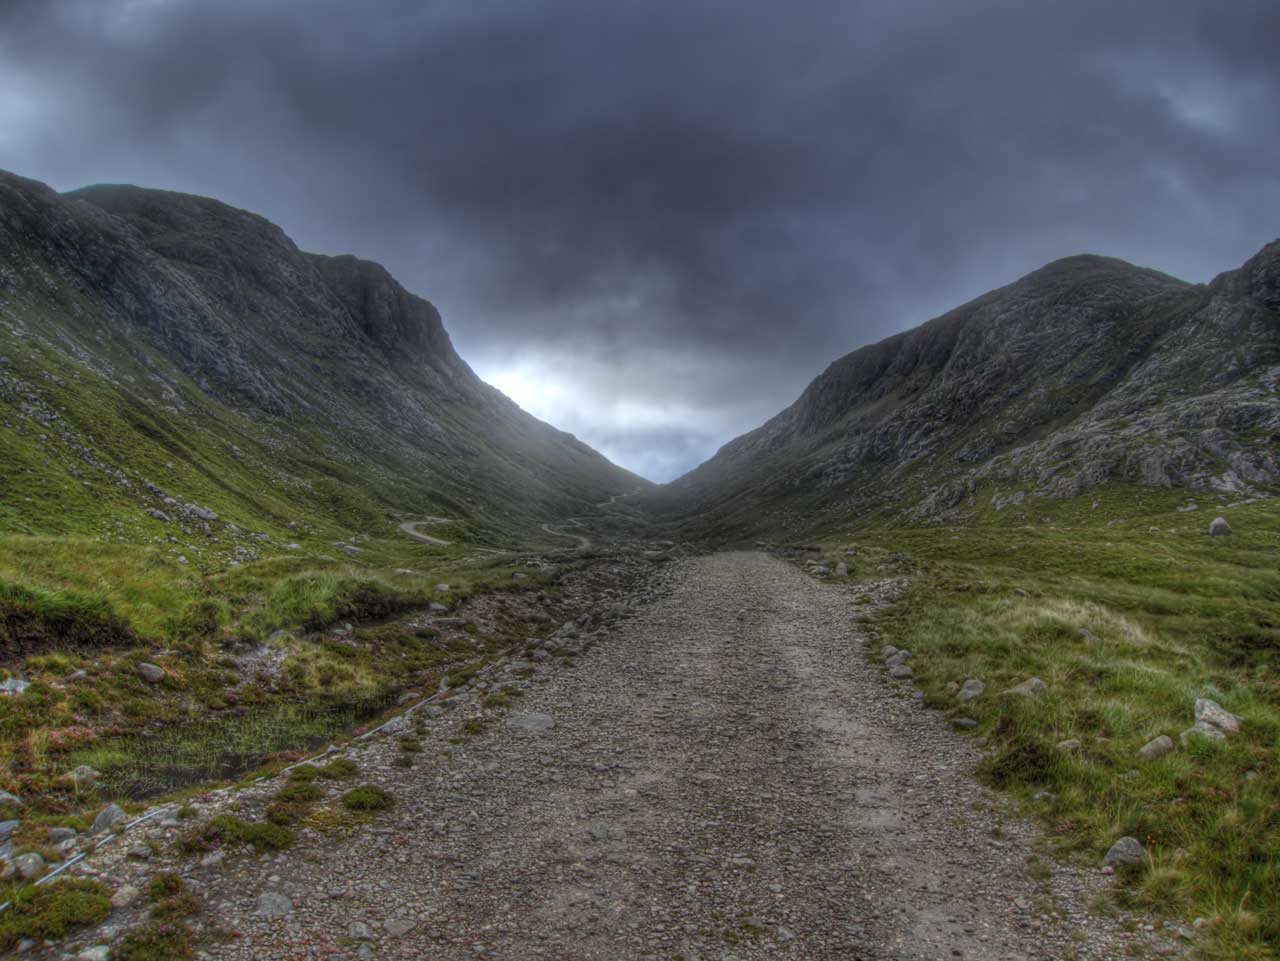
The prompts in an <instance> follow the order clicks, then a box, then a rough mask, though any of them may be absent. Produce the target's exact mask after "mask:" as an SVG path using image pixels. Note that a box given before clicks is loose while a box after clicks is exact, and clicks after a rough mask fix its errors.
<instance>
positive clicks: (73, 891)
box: [0, 878, 111, 949]
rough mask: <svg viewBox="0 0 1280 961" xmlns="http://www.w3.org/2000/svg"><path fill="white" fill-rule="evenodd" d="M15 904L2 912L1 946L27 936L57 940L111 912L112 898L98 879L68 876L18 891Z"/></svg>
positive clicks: (10, 945)
mask: <svg viewBox="0 0 1280 961" xmlns="http://www.w3.org/2000/svg"><path fill="white" fill-rule="evenodd" d="M11 900H12V902H13V904H12V906H11V907H10V908H9V910H8V911H6V912H5V913H4V914H3V915H0V948H6V949H7V948H11V947H13V946H14V945H15V944H17V943H18V941H20V940H22V939H23V938H31V939H32V940H34V941H44V940H54V939H57V938H62V937H65V936H66V935H67V934H68V933H70V932H71V931H73V930H75V929H76V928H79V927H84V926H85V925H90V924H98V923H99V922H101V921H105V920H106V919H107V916H108V915H110V914H111V897H110V895H109V894H108V893H107V889H106V888H105V887H103V885H101V884H99V883H98V882H97V881H90V880H86V879H79V878H68V879H65V880H61V881H54V882H53V883H52V884H48V885H44V886H42V887H34V886H32V887H26V888H20V889H17V890H15V891H14V893H13V895H12V898H11Z"/></svg>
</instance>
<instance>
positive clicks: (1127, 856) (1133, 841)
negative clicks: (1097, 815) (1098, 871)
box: [1102, 837, 1147, 866]
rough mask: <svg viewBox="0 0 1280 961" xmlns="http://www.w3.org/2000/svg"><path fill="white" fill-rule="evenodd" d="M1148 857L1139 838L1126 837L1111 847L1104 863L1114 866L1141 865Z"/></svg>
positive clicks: (1103, 860)
mask: <svg viewBox="0 0 1280 961" xmlns="http://www.w3.org/2000/svg"><path fill="white" fill-rule="evenodd" d="M1146 856H1147V851H1146V849H1145V848H1144V847H1143V846H1142V842H1141V841H1139V840H1138V839H1137V838H1129V837H1124V838H1121V839H1120V840H1118V841H1116V843H1115V844H1113V845H1111V848H1110V849H1109V850H1108V851H1107V854H1106V857H1104V858H1103V859H1102V863H1103V864H1109V865H1112V866H1115V865H1117V864H1141V863H1142V862H1143V860H1144V859H1145V858H1146Z"/></svg>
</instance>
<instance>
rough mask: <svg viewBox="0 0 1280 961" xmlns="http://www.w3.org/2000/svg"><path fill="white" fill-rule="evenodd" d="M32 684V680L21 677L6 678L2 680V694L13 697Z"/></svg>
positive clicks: (0, 682) (0, 686)
mask: <svg viewBox="0 0 1280 961" xmlns="http://www.w3.org/2000/svg"><path fill="white" fill-rule="evenodd" d="M30 686H31V682H30V681H24V680H23V679H22V678H20V677H10V678H7V679H6V680H3V681H0V694H3V695H6V696H8V697H12V696H14V695H16V694H21V693H22V692H23V691H25V690H26V689H27V688H29V687H30Z"/></svg>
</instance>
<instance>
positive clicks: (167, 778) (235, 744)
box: [71, 692, 396, 801]
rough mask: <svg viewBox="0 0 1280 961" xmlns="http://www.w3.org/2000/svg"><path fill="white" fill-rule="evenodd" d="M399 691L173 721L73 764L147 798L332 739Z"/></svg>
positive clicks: (109, 787) (135, 797)
mask: <svg viewBox="0 0 1280 961" xmlns="http://www.w3.org/2000/svg"><path fill="white" fill-rule="evenodd" d="M395 699H396V694H395V692H381V693H378V694H372V695H369V696H367V697H359V698H351V699H343V700H332V699H321V700H312V701H306V702H301V703H284V704H270V705H264V706H262V707H256V708H251V709H250V710H248V711H244V712H242V713H239V714H229V715H226V716H224V717H213V718H210V719H207V720H201V721H189V722H185V723H179V724H173V725H170V726H168V727H165V728H163V729H161V730H158V731H149V732H146V733H143V734H132V735H127V736H125V737H120V738H114V739H112V740H110V741H106V742H104V743H103V744H101V745H99V746H98V747H96V748H91V749H88V750H84V751H80V752H77V753H76V754H75V755H74V756H73V757H72V759H71V762H72V764H71V766H75V765H78V764H89V765H90V766H92V767H94V768H96V769H97V770H98V771H99V772H100V773H101V775H102V777H101V779H100V783H101V785H102V789H103V792H104V793H105V794H106V795H108V796H110V797H113V798H116V799H118V800H128V801H145V800H149V799H150V798H154V797H158V796H160V795H164V794H170V793H172V792H174V791H180V790H182V789H183V788H188V787H191V786H193V785H197V784H204V783H208V782H211V781H226V780H234V779H236V778H239V777H241V776H243V775H244V774H246V773H247V772H249V771H252V770H254V769H255V768H257V767H260V766H261V765H263V764H264V763H266V761H267V760H268V759H269V758H270V757H271V756H272V755H274V754H277V753H279V752H281V751H293V750H299V749H301V750H303V751H310V750H315V749H317V748H320V747H324V746H326V745H328V744H329V743H330V742H331V741H332V739H333V738H334V737H335V736H336V735H339V734H347V733H349V732H350V731H352V730H353V729H355V728H357V727H359V726H360V725H361V724H363V723H365V722H366V721H368V720H370V719H371V718H375V717H377V716H378V715H380V714H381V713H382V712H383V711H385V710H386V709H387V708H388V707H390V706H391V705H392V704H393V703H394V702H395Z"/></svg>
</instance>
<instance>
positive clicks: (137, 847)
mask: <svg viewBox="0 0 1280 961" xmlns="http://www.w3.org/2000/svg"><path fill="white" fill-rule="evenodd" d="M154 853H155V852H154V851H152V850H151V846H150V845H149V844H134V845H132V846H131V847H130V848H129V851H128V855H129V857H131V858H133V860H135V861H150V860H151V855H152V854H154Z"/></svg>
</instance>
